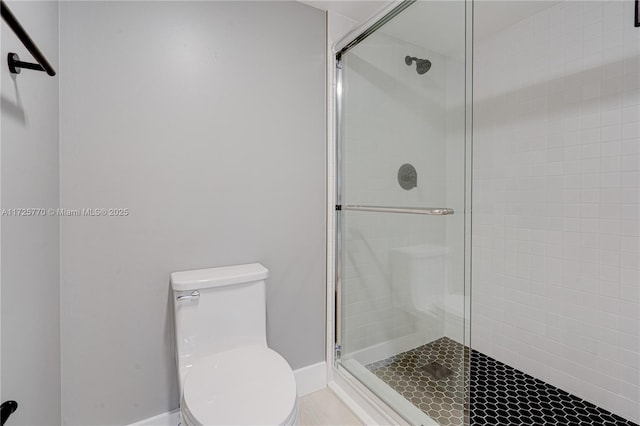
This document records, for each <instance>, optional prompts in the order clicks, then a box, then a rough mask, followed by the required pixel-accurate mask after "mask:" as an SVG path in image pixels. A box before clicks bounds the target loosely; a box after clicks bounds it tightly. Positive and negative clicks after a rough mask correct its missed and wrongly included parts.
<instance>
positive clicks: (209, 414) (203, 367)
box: [183, 346, 296, 425]
mask: <svg viewBox="0 0 640 426" xmlns="http://www.w3.org/2000/svg"><path fill="white" fill-rule="evenodd" d="M295 403H296V382H295V379H294V376H293V371H291V367H290V366H289V364H287V361H285V359H284V358H282V356H280V355H279V354H278V353H277V352H275V351H273V350H271V349H269V348H267V347H264V346H247V347H243V348H238V349H233V350H230V351H225V352H220V353H217V354H215V355H212V356H209V357H206V358H203V359H200V360H198V361H197V362H196V363H195V364H194V365H193V367H191V369H190V371H189V373H188V374H187V376H186V378H185V382H184V392H183V405H184V406H183V409H186V410H187V411H188V413H189V417H192V418H193V420H195V421H197V422H198V423H199V424H202V425H220V424H224V425H241V424H242V425H279V424H282V423H284V422H285V421H286V420H287V418H288V417H289V416H290V414H291V412H292V411H293V409H294V407H295Z"/></svg>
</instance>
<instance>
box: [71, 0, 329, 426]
mask: <svg viewBox="0 0 640 426" xmlns="http://www.w3.org/2000/svg"><path fill="white" fill-rule="evenodd" d="M60 15H61V17H60V18H61V19H60V23H61V24H60V27H61V62H62V69H61V72H60V78H61V86H60V87H61V89H60V90H61V112H62V113H61V187H62V197H61V204H62V205H63V206H64V207H67V208H82V207H123V208H129V210H130V214H129V216H127V217H99V218H91V217H73V218H65V219H63V220H62V221H61V223H62V246H61V247H62V256H61V277H62V282H61V286H62V294H61V312H62V395H63V396H62V400H63V403H62V406H63V422H64V423H65V424H126V423H130V422H132V421H135V420H138V419H142V418H146V417H149V416H152V415H156V414H158V413H161V412H165V411H168V410H170V409H174V408H176V407H177V405H178V388H177V383H176V371H175V366H174V353H173V339H174V336H173V325H172V323H173V317H172V305H171V303H170V299H169V273H170V272H171V271H178V270H185V269H194V268H205V267H213V266H222V265H231V264H239V263H246V262H261V263H263V264H264V265H265V266H267V267H268V268H269V270H270V271H271V276H270V279H269V281H268V294H267V299H268V300H267V303H268V307H267V309H268V319H267V320H268V331H267V333H268V340H269V344H270V346H271V347H272V348H274V349H275V350H277V351H279V352H280V353H281V354H282V355H283V356H284V357H285V358H286V359H287V360H288V361H289V363H290V364H291V365H292V367H293V368H294V369H295V368H299V367H302V366H306V365H310V364H313V363H316V362H320V361H322V360H323V359H324V309H325V296H324V294H325V272H324V267H325V261H324V259H325V247H324V232H325V229H324V228H325V213H324V211H325V204H324V200H325V122H324V117H325V112H324V111H325V86H324V81H325V79H324V77H325V76H324V73H325V59H324V58H325V50H324V49H325V18H324V13H323V12H321V11H319V10H316V9H313V8H311V7H308V6H305V5H302V4H299V3H296V2H257V3H249V2H111V3H110V2H64V3H62V4H61V12H60Z"/></svg>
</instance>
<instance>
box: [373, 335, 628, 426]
mask: <svg viewBox="0 0 640 426" xmlns="http://www.w3.org/2000/svg"><path fill="white" fill-rule="evenodd" d="M468 356H469V351H468V348H465V347H464V346H463V345H461V344H459V343H457V342H455V341H453V340H451V339H448V338H446V337H443V338H441V339H438V340H436V341H433V342H431V343H428V344H426V345H423V346H420V347H418V348H415V349H412V350H410V351H407V352H404V353H401V354H399V355H395V356H393V357H390V358H387V359H385V360H382V361H377V362H374V363H372V364H368V365H367V366H366V367H367V368H368V369H369V370H370V371H371V372H373V373H374V374H375V375H376V376H378V377H380V379H382V380H383V381H384V382H385V383H387V384H388V385H389V386H391V387H392V388H394V389H395V390H396V391H397V392H399V393H400V394H401V395H402V396H404V397H405V398H406V399H408V400H409V401H411V402H412V403H413V404H415V405H416V406H417V407H418V408H420V409H421V410H423V411H424V412H425V413H426V414H427V415H429V416H430V417H431V418H433V419H434V420H435V421H437V422H438V423H439V424H440V425H442V426H448V425H451V426H457V425H462V424H464V423H463V420H464V414H465V409H464V397H465V391H464V390H465V389H464V382H465V380H464V378H465V375H467V374H468V371H469V369H468V368H467V369H465V368H463V367H464V365H465V364H466V363H465V362H464V360H465V357H468ZM432 363H437V366H438V367H439V368H437V369H433V368H432V369H429V368H426V369H425V366H426V365H429V364H432ZM440 367H445V368H446V369H448V370H450V371H448V375H446V374H445V375H444V377H441V374H440V373H441V372H445V373H447V371H446V370H445V369H442V368H440ZM429 370H430V371H429ZM470 370H471V381H470V384H471V391H470V402H471V417H470V420H471V421H470V424H471V425H472V426H503V425H504V426H516V425H517V426H521V425H545V426H546V425H554V426H555V425H557V426H568V425H571V426H573V425H575V426H578V425H579V426H583V425H584V426H587V425H593V426H596V425H597V426H638V425H636V424H635V423H633V422H631V421H628V420H625V419H623V418H621V417H618V416H616V415H614V414H612V413H610V412H608V411H606V410H603V409H602V408H599V407H597V406H595V405H593V404H591V403H589V402H587V401H584V400H583V399H581V398H578V397H577V396H574V395H571V394H569V393H567V392H564V391H562V390H560V389H558V388H556V387H555V386H552V385H550V384H548V383H545V382H543V381H541V380H539V379H536V378H534V377H532V376H529V375H527V374H525V373H523V372H522V371H519V370H516V369H515V368H512V367H509V366H508V365H506V364H503V363H501V362H499V361H496V360H495V359H493V358H490V357H488V356H486V355H484V354H481V353H480V352H477V351H472V352H471V369H470Z"/></svg>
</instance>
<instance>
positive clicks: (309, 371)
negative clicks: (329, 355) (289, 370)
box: [293, 361, 327, 397]
mask: <svg viewBox="0 0 640 426" xmlns="http://www.w3.org/2000/svg"><path fill="white" fill-rule="evenodd" d="M293 375H294V376H295V377H296V387H297V388H298V396H299V397H300V396H305V395H309V394H310V393H313V392H315V391H319V390H320V389H324V388H326V387H327V363H326V362H325V361H322V362H318V363H317V364H311V365H308V366H306V367H302V368H298V369H297V370H294V371H293Z"/></svg>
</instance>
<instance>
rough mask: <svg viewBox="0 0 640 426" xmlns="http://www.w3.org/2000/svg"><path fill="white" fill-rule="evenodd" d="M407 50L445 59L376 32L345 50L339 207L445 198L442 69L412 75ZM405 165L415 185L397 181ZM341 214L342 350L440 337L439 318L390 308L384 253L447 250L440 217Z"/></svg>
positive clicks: (394, 305) (424, 202) (420, 202)
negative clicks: (417, 248)
mask: <svg viewBox="0 0 640 426" xmlns="http://www.w3.org/2000/svg"><path fill="white" fill-rule="evenodd" d="M407 52H413V53H412V54H413V55H416V56H419V57H428V58H430V59H431V60H432V62H434V63H436V64H443V63H444V58H443V57H442V56H441V55H438V54H436V53H434V52H428V51H426V50H425V49H423V48H421V47H418V46H415V45H411V44H409V43H406V42H403V41H399V40H397V39H395V38H393V37H389V36H386V35H384V34H381V33H376V34H374V35H373V36H371V37H370V38H369V39H367V41H366V42H365V43H363V44H361V45H359V46H358V47H357V48H355V49H353V50H352V51H350V52H349V53H348V54H347V55H346V56H345V64H344V70H345V75H346V77H345V87H344V91H345V93H346V96H345V104H344V129H345V130H344V134H343V136H344V148H345V149H344V151H343V153H344V157H343V170H344V193H343V203H351V204H370V205H391V206H393V205H395V206H409V205H417V206H424V205H444V204H445V198H446V196H445V192H446V191H445V187H444V185H443V183H444V180H445V178H444V173H445V163H446V162H445V158H446V150H445V144H444V143H442V141H443V140H444V138H445V131H446V129H445V93H446V90H445V86H446V82H445V76H446V72H445V67H441V66H434V67H433V68H432V69H431V70H430V71H429V74H428V76H421V75H418V74H417V73H416V71H415V67H407V65H406V64H405V63H404V56H405V55H406V54H407ZM425 117H427V119H425ZM403 163H412V164H413V165H414V166H415V167H416V169H417V172H418V187H417V188H414V189H412V190H410V191H405V190H403V189H401V188H400V186H399V185H398V182H397V171H398V167H399V166H400V165H401V164H403ZM343 218H344V222H343V232H344V233H345V238H346V246H344V247H343V288H344V289H346V291H344V292H343V297H344V299H343V324H344V329H343V336H342V342H343V350H344V351H345V352H344V355H345V356H347V357H348V356H349V353H353V352H355V351H358V350H361V349H364V348H368V347H372V346H375V345H380V344H386V343H388V342H390V341H394V340H397V339H402V338H404V337H406V336H410V335H414V334H416V333H417V334H418V335H420V336H422V340H423V341H428V340H430V339H433V338H437V337H440V336H442V335H443V333H444V330H443V325H444V319H443V318H442V316H440V317H438V318H436V319H435V320H429V321H427V320H425V318H418V317H415V316H414V315H412V314H411V313H409V312H407V311H405V310H403V309H400V308H399V307H398V306H397V303H395V301H394V298H393V295H392V282H391V275H392V273H391V259H390V253H391V249H392V248H394V247H404V246H411V245H418V244H425V243H430V244H436V245H439V246H444V244H445V227H444V226H442V222H441V221H433V220H429V219H432V218H428V217H427V218H425V217H424V216H406V215H400V217H398V215H389V214H380V213H356V212H347V213H344V214H343Z"/></svg>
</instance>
